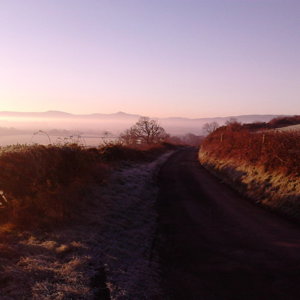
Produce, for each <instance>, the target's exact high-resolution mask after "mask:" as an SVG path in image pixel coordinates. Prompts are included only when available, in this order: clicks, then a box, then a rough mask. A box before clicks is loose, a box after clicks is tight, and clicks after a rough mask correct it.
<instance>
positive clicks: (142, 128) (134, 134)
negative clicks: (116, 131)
mask: <svg viewBox="0 0 300 300" xmlns="http://www.w3.org/2000/svg"><path fill="white" fill-rule="evenodd" d="M167 137H168V135H167V133H166V132H165V130H164V129H163V128H162V127H161V126H160V125H159V124H158V122H157V121H156V120H152V119H150V118H148V117H141V118H140V119H139V120H138V122H136V123H135V124H134V125H133V126H132V127H131V128H129V129H127V130H125V131H124V132H123V133H122V134H121V135H120V139H121V141H122V142H123V143H124V144H157V143H160V142H163V141H164V140H165V139H166V138H167Z"/></svg>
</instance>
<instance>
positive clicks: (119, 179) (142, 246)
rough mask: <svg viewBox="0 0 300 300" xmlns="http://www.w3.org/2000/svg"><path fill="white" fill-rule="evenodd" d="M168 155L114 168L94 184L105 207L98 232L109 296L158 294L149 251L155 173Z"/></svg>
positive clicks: (157, 272)
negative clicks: (99, 184)
mask: <svg viewBox="0 0 300 300" xmlns="http://www.w3.org/2000/svg"><path fill="white" fill-rule="evenodd" d="M170 155H171V153H167V154H165V155H163V156H161V157H160V158H159V159H158V160H156V161H154V162H152V163H147V164H142V165H141V164H136V165H135V166H132V165H131V166H129V167H123V168H121V169H119V170H118V171H115V172H114V174H113V177H112V178H111V180H110V183H109V185H108V186H107V187H106V188H105V189H103V187H101V188H99V195H101V201H102V202H103V205H104V206H105V209H104V210H105V211H108V213H107V215H106V216H105V217H104V222H103V224H104V226H103V228H102V230H101V233H100V235H99V239H100V241H99V242H100V244H101V245H102V247H103V249H102V252H101V256H102V260H103V262H104V265H105V271H106V276H107V280H108V282H107V285H108V288H109V290H110V296H111V299H141V300H142V299H158V298H157V297H159V295H160V294H161V291H160V281H161V279H160V270H159V264H158V258H157V255H155V253H153V242H154V239H155V234H156V231H157V212H156V209H155V204H156V200H157V195H158V187H157V183H156V174H157V172H158V170H159V168H160V166H161V165H162V164H163V163H164V162H165V161H166V159H167V158H168V157H169V156H170Z"/></svg>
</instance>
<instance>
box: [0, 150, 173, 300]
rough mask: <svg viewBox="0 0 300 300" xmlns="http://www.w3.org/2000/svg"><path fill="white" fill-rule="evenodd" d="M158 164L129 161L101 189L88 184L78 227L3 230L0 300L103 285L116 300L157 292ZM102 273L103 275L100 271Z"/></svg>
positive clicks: (76, 295) (67, 294) (79, 295)
mask: <svg viewBox="0 0 300 300" xmlns="http://www.w3.org/2000/svg"><path fill="white" fill-rule="evenodd" d="M170 154H171V153H167V154H164V155H162V156H161V157H160V158H158V159H157V160H156V161H154V162H151V163H143V164H134V165H133V164H127V165H126V164H124V165H123V166H121V167H119V168H118V169H117V170H115V171H114V172H113V174H112V176H111V178H110V180H109V182H107V183H106V184H105V185H104V186H95V187H93V188H91V190H90V191H89V193H88V196H87V199H86V201H87V204H88V205H86V206H85V207H86V208H85V210H84V211H82V214H83V218H82V217H81V218H80V219H79V220H78V221H77V222H76V224H71V225H66V226H64V227H63V228H58V229H57V230H54V231H53V230H51V231H49V232H47V231H27V232H22V233H19V232H17V231H15V230H14V227H13V226H12V225H11V224H7V225H5V226H4V225H3V226H2V227H1V228H0V241H1V242H0V290H1V295H0V298H1V299H4V300H6V299H36V300H37V299H93V297H95V295H99V293H101V289H103V288H104V289H105V285H104V282H100V281H99V278H102V280H104V279H105V282H106V288H107V290H108V291H109V293H110V297H111V299H145V298H151V299H153V298H155V297H156V296H157V295H159V294H160V286H159V282H160V270H159V264H158V258H157V256H156V253H154V252H153V243H154V240H155V234H156V227H157V214H156V210H155V207H154V205H155V202H156V199H157V194H158V187H157V185H156V180H155V179H156V174H157V172H158V170H159V168H160V166H161V165H162V164H163V163H164V162H165V161H166V159H167V158H168V156H169V155H170ZM102 273H103V274H102Z"/></svg>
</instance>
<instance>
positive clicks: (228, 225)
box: [158, 149, 300, 300]
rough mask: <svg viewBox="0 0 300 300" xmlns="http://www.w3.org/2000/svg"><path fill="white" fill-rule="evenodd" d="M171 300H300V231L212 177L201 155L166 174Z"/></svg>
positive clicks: (191, 154) (163, 201) (189, 156)
mask: <svg viewBox="0 0 300 300" xmlns="http://www.w3.org/2000/svg"><path fill="white" fill-rule="evenodd" d="M159 183H160V196H159V201H158V211H159V214H160V219H159V220H160V227H159V228H160V233H161V234H160V235H161V242H160V246H159V249H160V255H161V259H162V265H163V277H164V281H163V283H162V285H163V288H164V289H165V291H166V295H167V296H165V297H164V299H182V300H183V299H197V300H198V299H199V300H200V299H204V300H210V299H230V300H233V299H238V300H246V299H264V300H268V299H272V300H273V299H285V300H289V299H300V227H299V226H297V225H294V224H292V223H289V222H288V221H286V220H284V219H281V218H280V217H278V216H276V215H273V214H271V213H270V212H267V211H265V210H263V209H262V208H259V207H256V206H255V205H254V204H251V203H250V202H248V201H247V200H245V199H243V198H242V197H241V196H239V195H237V194H236V193H235V192H234V191H232V190H231V189H230V188H228V187H227V186H225V185H224V184H222V183H221V182H220V181H219V180H217V179H216V178H215V177H213V176H212V175H211V174H210V173H208V172H207V171H206V170H205V169H204V168H203V167H201V166H200V164H199V162H198V161H197V151H196V150H195V149H188V150H182V151H179V152H177V153H175V154H174V155H173V156H171V157H170V159H169V160H168V161H167V163H165V165H164V166H163V167H162V169H161V171H160V174H159Z"/></svg>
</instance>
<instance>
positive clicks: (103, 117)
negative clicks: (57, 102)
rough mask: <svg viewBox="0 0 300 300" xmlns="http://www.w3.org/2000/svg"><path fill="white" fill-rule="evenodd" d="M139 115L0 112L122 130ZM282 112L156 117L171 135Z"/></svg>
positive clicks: (8, 120) (44, 122)
mask: <svg viewBox="0 0 300 300" xmlns="http://www.w3.org/2000/svg"><path fill="white" fill-rule="evenodd" d="M139 117H141V116H140V115H137V114H128V113H125V112H117V113H112V114H103V113H94V114H70V113H67V112H62V111H46V112H12V111H1V112H0V126H5V127H7V126H13V127H16V128H18V129H19V128H22V129H23V128H36V129H44V128H45V129H53V128H59V129H79V130H80V129H93V130H109V131H114V132H116V133H117V132H120V131H123V130H124V129H126V128H128V127H130V126H131V125H132V124H134V123H135V122H136V121H137V120H138V119H139ZM275 117H279V115H240V116H228V117H211V118H195V119H191V118H183V117H170V118H155V119H157V120H158V121H159V122H160V124H161V125H162V126H163V127H164V128H165V129H166V131H167V132H169V133H170V134H185V133H194V134H202V133H203V132H202V126H203V125H204V124H205V123H207V122H217V123H218V124H219V125H223V124H224V123H225V122H226V121H227V120H229V119H230V118H235V119H236V120H237V121H239V122H241V123H252V122H269V121H270V120H271V119H273V118H275Z"/></svg>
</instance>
